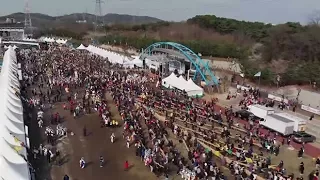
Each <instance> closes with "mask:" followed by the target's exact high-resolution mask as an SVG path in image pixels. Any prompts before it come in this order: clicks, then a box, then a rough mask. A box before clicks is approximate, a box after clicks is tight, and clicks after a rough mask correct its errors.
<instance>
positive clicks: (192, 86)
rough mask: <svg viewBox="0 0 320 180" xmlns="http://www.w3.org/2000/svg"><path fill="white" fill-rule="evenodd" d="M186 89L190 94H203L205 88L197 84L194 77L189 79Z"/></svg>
mask: <svg viewBox="0 0 320 180" xmlns="http://www.w3.org/2000/svg"><path fill="white" fill-rule="evenodd" d="M185 91H186V92H187V94H188V96H203V89H202V88H201V87H199V86H198V85H196V83H194V82H193V81H192V79H189V80H188V82H187V88H186V89H185Z"/></svg>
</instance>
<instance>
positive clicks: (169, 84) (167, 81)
mask: <svg viewBox="0 0 320 180" xmlns="http://www.w3.org/2000/svg"><path fill="white" fill-rule="evenodd" d="M178 81H179V79H178V78H177V76H176V75H175V74H174V73H173V72H172V73H171V74H170V76H168V77H166V78H164V79H163V80H162V86H164V87H166V88H173V87H176V86H175V84H177V82H178Z"/></svg>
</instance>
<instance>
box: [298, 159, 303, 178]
mask: <svg viewBox="0 0 320 180" xmlns="http://www.w3.org/2000/svg"><path fill="white" fill-rule="evenodd" d="M299 172H300V175H301V176H303V174H304V163H303V162H301V163H300V166H299Z"/></svg>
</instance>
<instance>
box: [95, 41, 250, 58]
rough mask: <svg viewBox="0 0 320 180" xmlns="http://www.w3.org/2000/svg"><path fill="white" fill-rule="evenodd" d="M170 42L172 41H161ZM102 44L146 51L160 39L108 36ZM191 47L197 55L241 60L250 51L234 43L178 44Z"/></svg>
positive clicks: (202, 42)
mask: <svg viewBox="0 0 320 180" xmlns="http://www.w3.org/2000/svg"><path fill="white" fill-rule="evenodd" d="M161 41H164V42H165V41H170V40H161ZM99 42H100V43H104V44H112V45H117V46H118V45H120V46H121V45H122V46H131V47H134V48H136V49H139V50H141V49H145V48H147V47H148V46H149V45H151V44H153V43H155V42H159V40H158V39H154V38H148V37H127V36H121V35H107V36H104V37H102V38H100V39H99ZM177 43H180V44H182V45H184V46H187V47H189V48H190V49H191V50H193V51H194V52H195V53H200V54H202V56H213V57H226V58H227V57H230V58H241V57H242V56H244V54H245V53H246V52H247V51H248V49H246V48H241V47H239V46H237V45H236V44H233V43H215V42H210V41H181V42H177Z"/></svg>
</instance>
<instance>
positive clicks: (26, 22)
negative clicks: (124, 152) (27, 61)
mask: <svg viewBox="0 0 320 180" xmlns="http://www.w3.org/2000/svg"><path fill="white" fill-rule="evenodd" d="M24 30H25V31H26V32H27V35H28V36H32V33H33V32H32V31H33V29H32V22H31V16H30V7H29V0H25V4H24Z"/></svg>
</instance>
